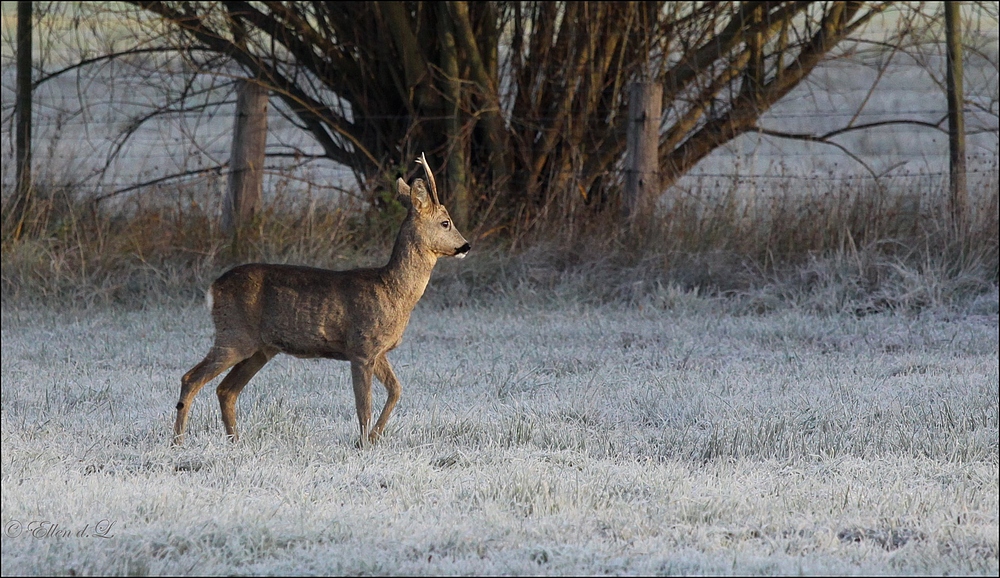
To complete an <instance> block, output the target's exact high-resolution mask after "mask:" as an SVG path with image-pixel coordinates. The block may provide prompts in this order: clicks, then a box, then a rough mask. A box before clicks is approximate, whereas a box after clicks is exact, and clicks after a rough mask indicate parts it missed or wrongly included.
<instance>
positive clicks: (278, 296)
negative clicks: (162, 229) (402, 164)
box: [174, 154, 470, 446]
mask: <svg viewBox="0 0 1000 578" xmlns="http://www.w3.org/2000/svg"><path fill="white" fill-rule="evenodd" d="M417 163H418V164H420V165H421V166H423V168H424V172H425V173H426V175H427V179H428V180H429V181H430V196H428V194H427V193H428V191H427V187H426V185H425V184H424V181H423V180H421V179H416V180H415V181H414V182H413V186H407V184H406V182H405V181H404V180H403V179H397V181H396V189H397V192H398V194H399V199H400V201H401V202H402V203H403V204H404V205H405V206H406V207H407V215H406V219H405V220H404V221H403V224H402V226H400V229H399V234H398V235H397V236H396V244H395V245H394V246H393V249H392V256H391V257H390V258H389V262H388V263H387V264H386V265H385V266H384V267H379V268H372V269H353V270H350V271H329V270H326V269H315V268H311V267H299V266H293V265H268V264H260V263H252V264H247V265H239V266H237V267H234V268H233V269H230V270H229V271H227V272H225V273H223V274H222V275H221V276H220V277H219V278H218V279H216V280H215V282H213V283H212V285H211V287H209V290H208V293H207V296H206V297H207V301H208V307H209V309H210V310H211V312H212V321H213V323H214V324H215V343H214V345H213V346H212V349H211V350H210V351H209V352H208V355H206V356H205V359H203V360H202V361H201V363H199V364H198V365H196V366H194V367H193V368H192V369H191V371H188V372H187V373H186V374H184V377H183V378H181V397H180V401H179V402H177V421H176V422H174V444H175V445H180V444H181V443H183V441H184V429H185V426H186V425H187V418H188V412H189V411H191V401H192V400H193V399H194V397H195V395H197V393H198V390H200V389H201V388H202V386H204V385H205V384H206V383H207V382H209V381H211V380H212V379H213V378H215V377H216V376H218V375H219V374H220V373H222V372H223V371H225V370H226V369H228V368H230V367H232V368H233V369H232V371H230V372H229V374H228V375H226V377H225V378H224V379H223V380H222V382H221V383H220V384H219V387H218V388H217V389H216V394H218V397H219V406H220V407H221V408H222V423H223V425H225V427H226V434H227V435H228V436H229V437H230V439H232V440H233V441H236V440H237V438H238V434H237V432H236V399H237V397H239V395H240V391H241V390H242V389H243V387H244V386H245V385H246V384H247V382H248V381H250V378H252V377H253V376H254V374H256V373H257V372H258V371H259V370H260V368H261V367H263V366H264V364H265V363H267V362H268V361H269V360H270V359H271V358H272V357H274V356H275V355H277V354H278V353H288V354H290V355H294V356H297V357H325V358H332V359H340V360H344V361H350V362H351V378H352V381H353V385H354V402H355V405H356V408H357V412H358V423H359V425H360V427H361V439H360V442H359V444H360V445H362V446H364V445H365V444H367V443H371V442H374V441H376V440H377V439H378V438H379V436H380V435H381V434H382V431H383V430H384V429H385V425H386V422H388V421H389V415H390V414H391V413H392V409H393V407H394V406H395V405H396V402H398V401H399V396H400V389H401V388H400V385H399V380H398V379H396V374H395V373H393V371H392V366H391V365H389V360H388V359H386V353H388V352H389V351H392V350H393V349H394V348H395V347H396V346H397V345H399V342H400V340H401V338H402V336H403V331H404V330H405V329H406V324H407V323H408V322H409V320H410V313H411V312H412V311H413V308H414V306H416V304H417V301H418V300H419V299H420V297H421V296H422V295H423V293H424V289H425V288H426V287H427V281H428V280H429V279H430V277H431V271H432V270H433V269H434V265H435V263H436V262H437V260H438V257H445V256H455V257H464V256H465V255H466V253H468V252H469V249H470V246H469V243H468V241H466V240H465V238H464V237H463V236H462V234H461V233H459V232H458V230H456V229H455V227H454V225H453V224H452V222H451V217H450V216H449V215H448V211H447V209H445V208H444V206H443V205H441V203H440V201H439V200H438V195H437V185H436V184H435V182H434V174H433V173H432V172H431V169H430V167H429V166H428V165H427V159H426V158H425V157H424V155H422V154H421V155H420V158H419V159H417ZM372 375H374V376H375V377H377V378H378V380H379V381H381V382H382V385H384V386H385V389H386V391H387V397H386V400H385V407H383V408H382V413H381V414H380V415H379V417H378V421H376V422H375V425H374V427H372V425H371V418H372V407H371V403H372V402H371V385H372Z"/></svg>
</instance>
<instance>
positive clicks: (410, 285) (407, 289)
mask: <svg viewBox="0 0 1000 578" xmlns="http://www.w3.org/2000/svg"><path fill="white" fill-rule="evenodd" d="M412 233H413V232H412V231H407V230H402V231H400V232H399V236H397V237H396V244H395V245H394V246H393V248H392V256H391V257H390V258H389V262H388V263H387V264H386V266H385V267H383V269H382V279H383V281H384V283H385V286H386V289H387V290H388V291H389V293H390V294H392V295H393V297H395V299H396V300H397V303H399V304H401V305H404V306H407V307H409V308H411V309H412V308H413V307H414V306H415V305H416V304H417V301H418V300H420V297H421V296H422V295H423V294H424V289H425V288H426V287H427V282H428V281H429V280H430V278H431V271H433V270H434V265H435V264H436V263H437V256H436V255H434V254H433V253H432V252H430V251H426V250H424V249H423V247H421V246H420V243H419V241H418V240H417V239H416V238H414V235H413V234H412Z"/></svg>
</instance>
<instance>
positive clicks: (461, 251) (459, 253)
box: [455, 243, 472, 257]
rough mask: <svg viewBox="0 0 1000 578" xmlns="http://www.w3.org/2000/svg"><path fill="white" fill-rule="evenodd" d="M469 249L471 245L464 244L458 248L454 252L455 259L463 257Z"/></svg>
mask: <svg viewBox="0 0 1000 578" xmlns="http://www.w3.org/2000/svg"><path fill="white" fill-rule="evenodd" d="M471 249H472V245H470V244H468V243H466V244H464V245H462V246H461V247H459V248H458V249H456V250H455V256H456V257H464V256H465V254H466V253H468V252H469V250H471Z"/></svg>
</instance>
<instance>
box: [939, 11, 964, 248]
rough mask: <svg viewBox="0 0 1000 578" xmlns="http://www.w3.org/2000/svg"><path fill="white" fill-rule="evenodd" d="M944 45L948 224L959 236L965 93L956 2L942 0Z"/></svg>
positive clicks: (960, 233)
mask: <svg viewBox="0 0 1000 578" xmlns="http://www.w3.org/2000/svg"><path fill="white" fill-rule="evenodd" d="M944 21H945V30H946V42H947V48H948V148H949V162H948V169H949V185H950V186H949V192H950V195H949V200H948V208H949V212H950V214H951V222H952V227H953V229H954V230H955V232H956V233H958V235H959V238H961V237H962V236H964V235H963V234H964V233H965V231H966V228H967V227H968V221H969V213H968V212H969V197H968V191H967V189H966V184H965V114H964V111H963V110H962V107H963V105H964V104H965V95H964V90H963V87H962V33H961V28H962V15H961V3H960V2H945V4H944Z"/></svg>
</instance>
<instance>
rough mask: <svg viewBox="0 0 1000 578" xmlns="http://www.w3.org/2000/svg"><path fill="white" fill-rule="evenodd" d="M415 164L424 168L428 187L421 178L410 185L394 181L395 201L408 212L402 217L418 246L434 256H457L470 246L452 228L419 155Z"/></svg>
mask: <svg viewBox="0 0 1000 578" xmlns="http://www.w3.org/2000/svg"><path fill="white" fill-rule="evenodd" d="M417 164H419V165H421V166H423V167H424V173H425V174H426V175H427V179H428V180H429V181H430V190H429V191H428V189H427V184H426V183H424V181H423V179H415V180H414V181H413V186H410V185H407V184H406V181H404V180H403V179H397V180H396V191H397V193H398V194H399V200H400V201H401V202H402V203H403V205H404V206H406V207H407V209H408V211H409V214H408V215H407V217H406V220H407V221H409V222H410V225H411V226H412V227H413V229H414V233H415V234H416V237H417V239H418V242H419V243H420V244H421V245H422V247H421V249H423V250H426V251H430V252H432V253H434V255H435V256H437V257H458V258H460V259H461V258H462V257H465V255H466V254H467V253H468V252H469V249H471V248H472V247H471V246H470V245H469V242H468V241H466V240H465V237H463V236H462V234H461V233H459V232H458V229H456V228H455V224H454V223H453V222H452V220H451V215H449V214H448V209H446V208H444V205H442V204H441V201H440V200H438V193H437V183H435V182H434V173H432V172H431V169H430V167H429V166H428V165H427V159H426V158H425V157H424V155H423V154H421V155H420V158H419V159H417Z"/></svg>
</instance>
